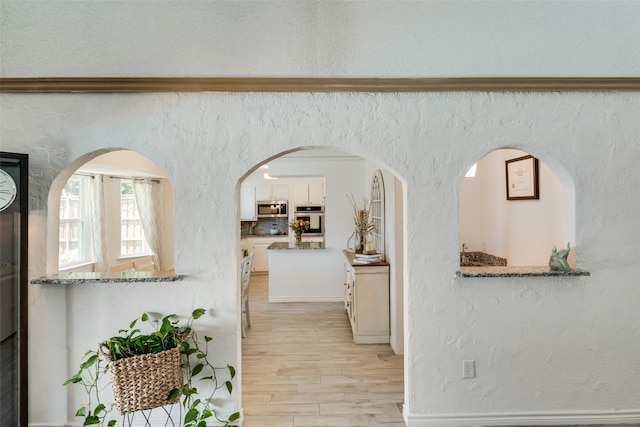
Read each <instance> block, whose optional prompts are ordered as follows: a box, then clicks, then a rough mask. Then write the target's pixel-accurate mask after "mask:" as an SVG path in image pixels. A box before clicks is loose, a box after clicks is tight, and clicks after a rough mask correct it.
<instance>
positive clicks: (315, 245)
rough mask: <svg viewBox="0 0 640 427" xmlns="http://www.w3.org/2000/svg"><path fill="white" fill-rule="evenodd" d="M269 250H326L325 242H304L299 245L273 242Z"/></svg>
mask: <svg viewBox="0 0 640 427" xmlns="http://www.w3.org/2000/svg"><path fill="white" fill-rule="evenodd" d="M267 249H268V250H282V249H284V250H288V249H291V250H307V249H326V247H325V245H324V242H302V243H300V244H299V245H297V244H295V243H291V242H273V243H272V244H270V245H269V247H268V248H267Z"/></svg>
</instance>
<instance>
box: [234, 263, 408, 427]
mask: <svg viewBox="0 0 640 427" xmlns="http://www.w3.org/2000/svg"><path fill="white" fill-rule="evenodd" d="M267 298H268V275H266V274H255V273H254V274H253V275H252V276H251V285H250V302H249V304H250V312H251V327H250V328H247V332H246V337H245V338H243V339H242V375H243V377H242V406H243V411H244V424H243V426H244V427H302V426H304V427H323V426H331V427H340V426H345V427H358V426H363V427H364V426H366V427H374V426H384V427H404V425H405V424H404V421H403V419H402V409H401V408H402V402H403V401H404V390H403V387H404V379H403V378H404V377H403V356H397V355H395V354H394V353H393V351H392V350H391V347H389V345H383V344H374V345H355V344H353V340H352V336H351V327H350V325H349V319H348V318H347V314H346V312H345V311H344V305H343V303H341V302H329V303H327V302H322V303H272V304H269V302H268V299H267Z"/></svg>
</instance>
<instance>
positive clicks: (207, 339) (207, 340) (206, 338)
mask: <svg viewBox="0 0 640 427" xmlns="http://www.w3.org/2000/svg"><path fill="white" fill-rule="evenodd" d="M204 340H205V341H206V342H211V341H213V338H211V337H208V336H206V335H205V336H204Z"/></svg>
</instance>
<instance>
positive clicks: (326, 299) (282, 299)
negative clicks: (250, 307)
mask: <svg viewBox="0 0 640 427" xmlns="http://www.w3.org/2000/svg"><path fill="white" fill-rule="evenodd" d="M340 301H344V295H341V296H337V297H305V296H301V297H296V296H293V297H274V298H271V297H269V302H340Z"/></svg>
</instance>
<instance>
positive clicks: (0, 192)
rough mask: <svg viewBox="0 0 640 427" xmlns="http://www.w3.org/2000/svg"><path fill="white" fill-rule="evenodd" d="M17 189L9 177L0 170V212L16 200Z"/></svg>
mask: <svg viewBox="0 0 640 427" xmlns="http://www.w3.org/2000/svg"><path fill="white" fill-rule="evenodd" d="M16 194H18V188H17V187H16V182H15V181H14V180H13V178H11V175H9V174H8V173H6V172H5V171H3V170H2V169H0V211H3V210H5V209H6V208H8V207H9V206H11V203H13V201H14V200H15V199H16Z"/></svg>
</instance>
